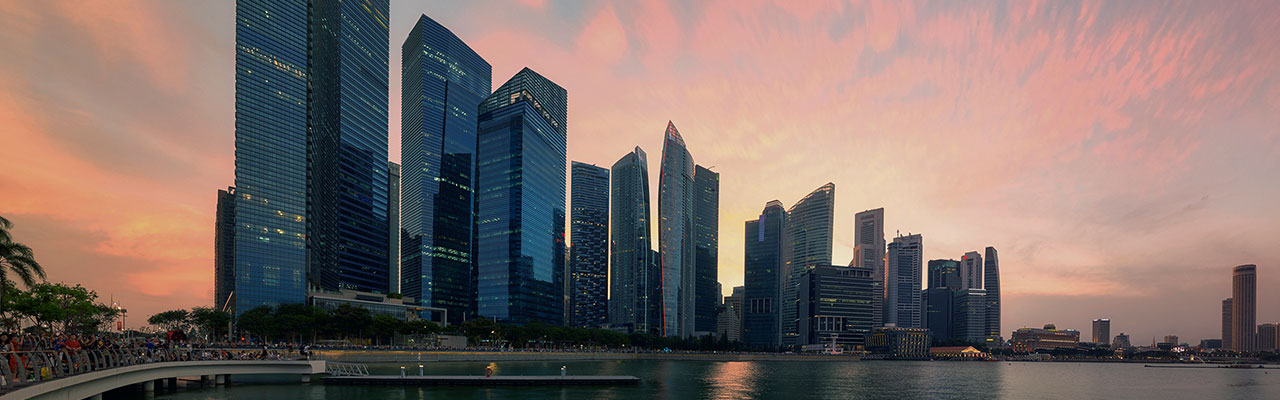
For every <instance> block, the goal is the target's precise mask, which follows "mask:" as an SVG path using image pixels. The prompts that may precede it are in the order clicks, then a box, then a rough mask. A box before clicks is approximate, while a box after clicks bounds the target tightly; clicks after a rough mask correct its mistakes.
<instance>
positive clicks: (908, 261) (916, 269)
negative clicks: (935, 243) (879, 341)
mask: <svg viewBox="0 0 1280 400" xmlns="http://www.w3.org/2000/svg"><path fill="white" fill-rule="evenodd" d="M885 260H886V263H885V268H884V293H885V300H884V317H882V318H883V321H884V324H885V325H888V324H894V326H897V327H899V328H920V281H921V279H920V271H922V270H924V265H923V261H924V239H923V238H921V237H920V235H919V234H915V235H907V236H898V237H896V238H893V242H892V243H889V247H888V252H887V255H886V257H885Z"/></svg>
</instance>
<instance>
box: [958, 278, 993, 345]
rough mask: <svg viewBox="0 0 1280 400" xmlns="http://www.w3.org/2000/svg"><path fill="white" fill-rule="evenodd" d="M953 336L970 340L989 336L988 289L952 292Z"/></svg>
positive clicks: (983, 338)
mask: <svg viewBox="0 0 1280 400" xmlns="http://www.w3.org/2000/svg"><path fill="white" fill-rule="evenodd" d="M952 296H953V297H952V299H951V337H952V338H953V339H961V340H966V341H970V342H978V341H983V340H986V337H987V332H986V329H987V303H986V301H987V300H986V297H987V291H986V290H983V289H963V290H956V291H954V292H952Z"/></svg>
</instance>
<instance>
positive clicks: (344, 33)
mask: <svg viewBox="0 0 1280 400" xmlns="http://www.w3.org/2000/svg"><path fill="white" fill-rule="evenodd" d="M390 8H391V5H390V2H389V1H388V0H377V1H373V0H370V1H363V2H359V3H357V2H353V1H341V0H313V1H311V10H310V22H311V24H310V26H309V27H308V30H309V31H310V49H309V51H308V54H309V60H308V72H307V77H308V79H309V80H310V82H309V85H308V87H307V88H308V93H307V98H308V102H307V106H308V108H309V110H308V126H307V127H308V129H309V131H310V134H309V137H308V142H307V165H308V169H307V181H308V184H307V192H306V193H307V205H308V206H307V219H306V222H307V231H308V235H307V240H308V251H309V254H308V256H307V263H308V266H309V268H310V270H311V273H310V275H309V276H308V279H309V281H310V283H311V284H312V285H315V286H318V287H319V288H321V289H326V290H333V289H348V290H355V291H361V292H373V293H387V289H388V288H387V286H388V285H387V282H388V281H389V280H390V276H389V273H388V271H387V265H388V263H389V261H388V260H387V258H388V254H387V253H388V251H387V250H388V248H390V243H388V242H387V229H388V227H387V225H388V218H389V217H390V216H389V215H388V207H389V206H390V204H389V203H388V199H387V193H388V188H387V181H388V176H387V175H388V172H387V114H388V98H387V97H388V91H387V85H388V82H389V78H388V72H389V71H388V68H389V67H388V66H389V65H390V64H389V52H388V49H389V48H390V36H389V35H390V31H389V29H388V25H389V24H390V23H389V21H388V20H387V15H388V14H389V12H390ZM267 18H270V19H272V20H274V19H275V14H274V13H269V14H268V15H267ZM267 23H268V24H272V25H276V24H280V22H274V23H273V22H267ZM268 37H272V36H270V35H268ZM253 72H257V71H253ZM272 95H274V93H272ZM237 186H239V185H237Z"/></svg>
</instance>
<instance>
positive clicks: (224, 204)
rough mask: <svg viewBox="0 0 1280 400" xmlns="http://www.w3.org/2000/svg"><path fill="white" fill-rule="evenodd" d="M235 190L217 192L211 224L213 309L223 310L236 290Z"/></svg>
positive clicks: (228, 189) (230, 188)
mask: <svg viewBox="0 0 1280 400" xmlns="http://www.w3.org/2000/svg"><path fill="white" fill-rule="evenodd" d="M235 230H236V188H234V187H229V188H227V189H226V190H221V189H219V190H218V213H217V214H216V215H215V217H214V222H213V309H215V310H223V309H225V307H226V305H227V300H229V298H230V297H231V292H234V291H235V290H236V242H235V241H236V235H235Z"/></svg>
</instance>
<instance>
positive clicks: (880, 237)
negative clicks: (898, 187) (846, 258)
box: [853, 208, 885, 326]
mask: <svg viewBox="0 0 1280 400" xmlns="http://www.w3.org/2000/svg"><path fill="white" fill-rule="evenodd" d="M853 238H854V239H853V243H854V249H855V254H854V257H853V261H854V263H853V266H855V267H864V268H871V269H872V270H874V271H875V275H873V276H872V278H874V279H875V283H874V284H875V285H876V288H877V290H878V291H880V290H884V289H883V288H884V252H885V241H884V209H883V208H877V209H874V210H866V211H863V212H860V213H857V214H855V215H854V217H853ZM871 306H872V312H873V313H874V314H873V315H874V317H875V321H874V324H875V326H882V325H884V321H883V314H882V313H883V311H882V308H883V307H884V298H883V296H877V297H876V298H875V299H874V300H873V304H872V305H871Z"/></svg>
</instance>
